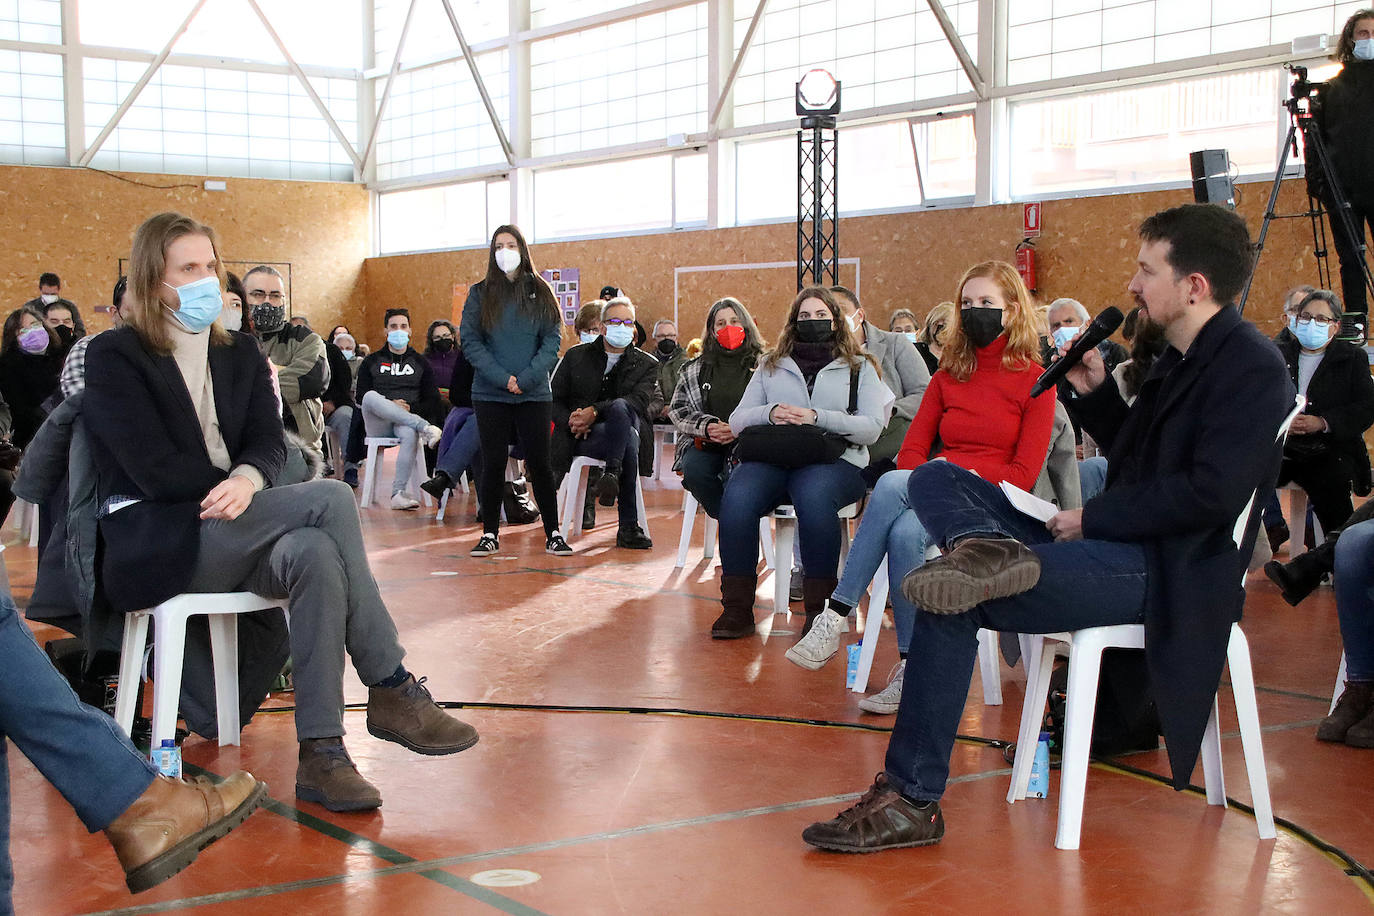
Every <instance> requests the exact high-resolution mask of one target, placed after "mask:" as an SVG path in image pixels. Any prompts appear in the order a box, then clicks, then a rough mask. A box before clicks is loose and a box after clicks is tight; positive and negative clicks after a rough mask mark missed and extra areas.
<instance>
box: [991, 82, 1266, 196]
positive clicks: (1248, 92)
mask: <svg viewBox="0 0 1374 916" xmlns="http://www.w3.org/2000/svg"><path fill="white" fill-rule="evenodd" d="M1281 73H1283V71H1282V70H1281V69H1280V68H1278V67H1272V68H1268V69H1265V70H1256V71H1245V72H1240V73H1230V74H1225V75H1223V76H1214V77H1207V78H1205V79H1194V80H1186V81H1179V82H1172V83H1163V84H1158V85H1150V86H1140V87H1135V88H1131V89H1123V90H1119V91H1115V92H1096V93H1091V94H1087V95H1077V96H1066V97H1063V98H1056V99H1046V100H1044V101H1037V102H1021V103H1019V104H1016V105H1014V106H1012V112H1011V127H1012V130H1011V151H1010V161H1011V180H1012V186H1011V191H1012V194H1013V195H1014V196H1023V195H1035V194H1052V193H1064V192H1069V191H1083V190H1090V189H1094V188H1112V187H1123V186H1134V185H1149V184H1156V183H1160V182H1169V181H1178V180H1182V179H1186V178H1188V177H1189V176H1190V175H1191V171H1190V168H1189V162H1188V154H1189V153H1190V152H1192V151H1193V150H1199V149H1218V148H1221V149H1226V150H1227V151H1228V152H1229V153H1230V156H1231V161H1232V163H1233V164H1234V168H1235V170H1236V171H1237V172H1238V173H1240V174H1256V173H1263V172H1272V171H1273V169H1274V164H1275V161H1276V158H1275V157H1276V154H1277V147H1278V144H1279V140H1278V134H1277V129H1278V127H1277V118H1278V112H1279V86H1280V82H1281V80H1280V74H1281ZM1284 88H1285V89H1286V88H1287V87H1286V84H1285V85H1284Z"/></svg>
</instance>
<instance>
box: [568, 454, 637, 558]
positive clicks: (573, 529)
mask: <svg viewBox="0 0 1374 916" xmlns="http://www.w3.org/2000/svg"><path fill="white" fill-rule="evenodd" d="M605 466H606V462H604V461H602V460H601V459H599V458H588V457H586V456H584V455H578V456H577V457H576V458H574V459H573V462H572V467H571V468H569V470H568V473H567V476H565V477H564V478H563V486H562V488H561V489H560V490H559V497H558V498H559V510H558V511H559V519H560V521H561V523H562V524H561V527H562V529H563V540H565V541H568V542H569V543H571V542H572V540H573V538H575V537H577V536H578V535H580V534H581V533H582V506H583V504H584V503H585V502H586V501H587V473H588V472H589V471H590V470H591V469H592V468H604V467H605ZM635 498H636V499H637V500H638V501H639V527H640V528H642V529H643V530H644V533H645V535H649V513H648V511H647V510H646V509H645V508H644V486H643V478H642V477H640V476H639V475H638V474H636V475H635Z"/></svg>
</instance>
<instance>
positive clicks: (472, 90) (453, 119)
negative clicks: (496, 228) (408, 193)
mask: <svg viewBox="0 0 1374 916" xmlns="http://www.w3.org/2000/svg"><path fill="white" fill-rule="evenodd" d="M507 57H508V55H507V54H506V52H505V51H492V52H490V53H488V54H482V55H479V56H478V58H477V67H478V72H480V73H481V74H482V82H483V83H484V84H485V85H486V87H487V92H488V93H490V95H491V100H492V104H493V105H494V106H495V108H496V110H497V112H498V113H505V114H507V115H508V114H509V111H510V104H509V89H508V87H509V84H510V81H509V79H508V78H507V73H506V67H507V64H506V60H507ZM379 92H380V89H379ZM380 98H381V96H380V94H379V95H378V100H379V102H380ZM387 104H388V107H387V109H386V112H385V117H383V118H382V128H381V133H380V134H379V136H378V141H377V142H378V148H377V178H378V179H379V180H382V181H386V180H388V179H392V178H406V177H409V176H412V175H432V174H436V173H442V172H452V171H457V170H459V169H466V168H472V167H475V166H480V165H491V164H494V163H495V164H501V163H505V161H506V158H505V153H503V152H502V150H501V143H500V140H499V139H498V138H497V136H496V130H495V128H493V127H492V124H491V118H490V116H488V114H487V109H486V107H485V106H484V105H483V104H482V97H481V95H479V94H478V92H477V84H476V83H474V82H473V81H472V72H471V71H470V70H469V69H468V65H467V62H466V61H463V60H457V61H452V62H450V63H447V64H441V65H438V66H433V67H425V68H423V69H419V70H409V71H406V72H403V73H398V74H397V75H396V84H395V85H394V86H393V87H392V89H391V99H390V101H389V102H388V103H387ZM502 126H503V127H505V126H506V119H505V118H502Z"/></svg>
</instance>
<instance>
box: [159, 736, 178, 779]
mask: <svg viewBox="0 0 1374 916" xmlns="http://www.w3.org/2000/svg"><path fill="white" fill-rule="evenodd" d="M153 764H154V765H155V766H156V767H157V771H158V772H159V773H161V774H162V775H163V776H168V777H171V778H172V779H180V778H181V748H179V747H177V743H176V742H175V741H174V740H172V739H171V738H164V739H162V746H161V747H159V748H158V749H157V752H156V753H154V754H153Z"/></svg>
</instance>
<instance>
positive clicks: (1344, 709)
mask: <svg viewBox="0 0 1374 916" xmlns="http://www.w3.org/2000/svg"><path fill="white" fill-rule="evenodd" d="M1371 712H1374V684H1352V683H1350V682H1349V681H1346V682H1345V690H1344V691H1342V692H1341V696H1340V699H1338V700H1336V708H1335V709H1333V710H1331V715H1329V716H1327V717H1326V718H1325V719H1322V721H1321V724H1320V725H1318V726H1317V740H1318V741H1345V742H1347V743H1349V732H1350V730H1351V729H1352V728H1354V726H1355V725H1356V724H1357V723H1359V722H1361V721H1363V720H1365V719H1366V718H1367V717H1368V716H1369V715H1370V713H1371ZM1371 724H1374V723H1371Z"/></svg>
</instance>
